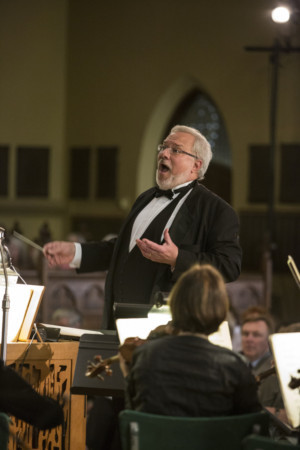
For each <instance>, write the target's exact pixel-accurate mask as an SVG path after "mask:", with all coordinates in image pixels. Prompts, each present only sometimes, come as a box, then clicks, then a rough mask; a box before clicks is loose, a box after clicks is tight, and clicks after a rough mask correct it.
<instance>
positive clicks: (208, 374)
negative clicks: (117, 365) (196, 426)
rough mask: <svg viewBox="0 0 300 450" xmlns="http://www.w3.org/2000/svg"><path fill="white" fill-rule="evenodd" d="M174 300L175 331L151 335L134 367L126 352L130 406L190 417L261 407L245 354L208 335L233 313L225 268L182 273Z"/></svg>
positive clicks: (173, 292)
mask: <svg viewBox="0 0 300 450" xmlns="http://www.w3.org/2000/svg"><path fill="white" fill-rule="evenodd" d="M169 303H170V311H171V315H172V322H171V324H172V327H170V325H169V324H168V325H167V326H166V327H165V330H166V331H167V333H169V335H166V336H163V337H159V338H156V339H152V340H151V339H150V337H151V336H149V339H148V340H147V341H146V343H145V344H143V345H141V346H139V347H137V348H136V349H135V350H134V352H133V354H132V361H131V365H130V366H129V367H128V364H127V365H126V364H125V363H124V360H123V359H122V358H123V355H122V353H121V360H120V361H121V370H122V372H123V374H124V375H125V376H126V402H127V404H126V407H127V408H132V409H135V410H138V411H144V412H149V413H153V414H162V415H171V416H187V417H197V416H198V417H199V416H200V417H201V416H206V417H210V416H225V415H233V414H243V413H251V412H256V411H259V410H261V405H260V403H259V401H258V398H257V383H256V380H255V378H254V376H253V375H252V373H251V371H250V369H249V367H248V366H247V365H246V364H245V362H244V360H243V359H242V357H241V355H239V354H237V353H235V352H233V351H232V350H230V349H229V348H227V347H225V346H219V345H215V344H213V343H212V342H211V341H210V340H209V338H208V337H209V336H210V335H211V334H212V333H214V332H216V331H217V330H218V329H219V327H220V324H221V323H222V322H223V321H224V320H225V318H226V317H227V313H228V307H229V301H228V295H227V291H226V286H225V283H224V280H223V277H222V276H221V274H220V272H219V271H218V270H216V269H215V268H214V267H213V266H212V265H210V264H203V265H200V264H198V263H197V264H195V265H194V266H192V267H191V268H190V269H189V270H187V271H186V272H185V273H183V274H182V275H181V277H180V278H179V280H178V282H177V283H176V284H175V286H174V287H173V289H172V290H171V293H170V297H169ZM170 330H171V331H170ZM170 333H171V334H170ZM210 339H211V338H210ZM120 352H121V349H120ZM124 359H125V358H124Z"/></svg>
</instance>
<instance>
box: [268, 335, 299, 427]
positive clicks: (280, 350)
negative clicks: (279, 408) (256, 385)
mask: <svg viewBox="0 0 300 450" xmlns="http://www.w3.org/2000/svg"><path fill="white" fill-rule="evenodd" d="M270 344H271V348H272V353H273V356H274V361H275V366H276V370H277V375H278V378H279V383H280V390H281V395H282V398H283V403H284V407H285V410H286V414H287V417H288V420H289V423H290V424H291V425H292V427H294V428H297V427H299V426H300V394H299V389H298V388H297V389H291V388H290V387H289V386H288V385H289V382H290V381H291V377H292V376H293V377H295V378H297V379H299V377H300V373H298V370H300V333H276V334H273V335H272V336H270Z"/></svg>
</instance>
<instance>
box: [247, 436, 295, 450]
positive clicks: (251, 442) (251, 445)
mask: <svg viewBox="0 0 300 450" xmlns="http://www.w3.org/2000/svg"><path fill="white" fill-rule="evenodd" d="M242 448H243V450H300V445H295V444H291V443H290V442H288V441H275V440H274V439H271V438H270V437H266V436H257V435H250V436H247V437H245V439H244V440H243V447H242Z"/></svg>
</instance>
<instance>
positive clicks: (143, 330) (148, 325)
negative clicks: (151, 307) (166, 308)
mask: <svg viewBox="0 0 300 450" xmlns="http://www.w3.org/2000/svg"><path fill="white" fill-rule="evenodd" d="M169 320H170V319H169V317H167V318H165V319H163V315H162V316H160V315H157V317H154V315H152V316H151V318H150V317H149V318H142V319H117V320H116V327H117V331H118V336H119V340H120V344H121V345H122V344H123V343H124V341H125V339H126V338H128V337H139V338H140V339H146V338H147V337H148V335H149V333H150V331H152V330H153V329H155V328H156V327H157V326H159V325H165V324H166V323H167V322H168V321H169ZM208 339H209V341H211V342H212V343H213V344H216V345H220V346H222V347H227V348H229V349H232V344H231V338H230V332H229V326H228V322H226V321H225V322H223V323H221V325H220V327H219V329H218V331H216V332H215V333H212V334H211V335H209V336H208Z"/></svg>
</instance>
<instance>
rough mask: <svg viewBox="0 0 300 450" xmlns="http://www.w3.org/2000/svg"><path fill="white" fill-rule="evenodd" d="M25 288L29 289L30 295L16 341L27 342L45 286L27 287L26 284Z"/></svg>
mask: <svg viewBox="0 0 300 450" xmlns="http://www.w3.org/2000/svg"><path fill="white" fill-rule="evenodd" d="M27 286H29V288H30V289H31V290H32V295H31V299H30V302H29V305H28V307H27V311H26V314H25V317H24V321H23V323H22V326H21V330H20V334H19V336H18V341H27V340H28V339H29V338H30V333H31V330H32V327H33V324H34V321H35V318H36V315H37V312H38V308H39V306H40V303H41V300H42V297H43V294H44V291H45V286H38V285H28V284H27Z"/></svg>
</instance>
